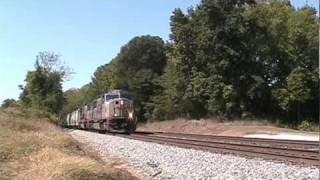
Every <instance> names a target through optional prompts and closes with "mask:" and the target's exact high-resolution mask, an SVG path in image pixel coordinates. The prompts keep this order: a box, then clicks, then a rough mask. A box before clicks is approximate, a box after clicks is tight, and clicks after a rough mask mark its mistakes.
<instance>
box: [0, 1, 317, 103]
mask: <svg viewBox="0 0 320 180" xmlns="http://www.w3.org/2000/svg"><path fill="white" fill-rule="evenodd" d="M199 2H200V0H121V1H119V0H54V1H52V0H0V102H2V101H3V100H4V99H6V98H15V99H17V98H18V96H19V93H20V90H19V88H18V85H19V84H24V79H25V76H26V73H27V71H28V70H33V69H34V63H35V60H36V56H37V55H38V53H39V52H41V51H49V52H54V53H57V54H59V55H61V60H62V61H64V62H65V64H66V65H68V66H69V67H71V68H72V69H73V71H74V72H75V74H74V75H72V77H71V79H70V80H69V81H66V82H64V84H63V89H64V90H67V89H69V88H80V87H81V86H83V85H84V84H86V83H88V82H90V80H91V77H92V75H93V73H94V71H95V69H96V68H97V67H98V66H100V65H103V64H106V63H108V62H109V61H110V60H111V59H112V58H113V57H115V56H116V55H117V54H118V52H119V50H120V48H121V46H123V45H125V44H126V43H127V42H128V41H129V40H130V39H132V38H133V37H135V36H141V35H147V34H150V35H156V36H160V37H161V38H163V39H164V40H168V38H169V34H170V24H169V23H170V22H169V21H170V16H171V13H172V11H173V10H174V8H181V9H182V10H184V11H185V10H186V9H187V8H188V7H190V6H196V5H197V4H198V3H199ZM306 2H308V4H309V5H310V6H313V7H316V8H317V9H318V8H319V5H318V3H319V2H318V0H307V1H306V0H292V1H291V3H292V4H293V6H295V7H297V8H298V7H301V6H303V5H305V4H306Z"/></svg>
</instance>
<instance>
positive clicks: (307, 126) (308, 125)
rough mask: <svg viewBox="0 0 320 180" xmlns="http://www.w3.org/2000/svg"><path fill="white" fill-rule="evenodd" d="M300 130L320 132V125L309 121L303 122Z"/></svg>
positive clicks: (299, 127) (299, 126)
mask: <svg viewBox="0 0 320 180" xmlns="http://www.w3.org/2000/svg"><path fill="white" fill-rule="evenodd" d="M298 129H299V130H302V131H319V125H317V124H315V123H312V122H310V121H309V120H303V121H302V122H301V123H300V124H299V125H298Z"/></svg>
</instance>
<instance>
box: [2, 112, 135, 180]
mask: <svg viewBox="0 0 320 180" xmlns="http://www.w3.org/2000/svg"><path fill="white" fill-rule="evenodd" d="M26 114H28V115H26ZM49 118H52V117H50V116H48V115H47V114H45V113H42V112H36V111H34V110H26V109H20V108H8V109H5V110H0V179H1V180H7V179H24V180H29V179H30V180H38V179H39V180H40V179H41V180H44V179H50V180H98V179H99V180H100V179H102V180H105V179H115V180H116V179H120V180H121V179H136V178H134V177H133V176H132V175H131V174H130V173H129V172H127V171H123V170H120V169H117V168H114V167H113V165H112V164H116V162H112V163H105V162H104V161H103V160H102V159H101V158H100V157H99V156H98V155H97V153H95V152H94V151H93V150H92V149H90V147H88V146H86V145H84V144H80V143H78V142H77V141H75V140H74V139H72V138H71V136H70V135H68V134H67V133H65V132H64V131H63V130H62V129H60V128H59V127H57V126H55V125H54V124H53V123H51V122H52V119H51V120H50V119H49Z"/></svg>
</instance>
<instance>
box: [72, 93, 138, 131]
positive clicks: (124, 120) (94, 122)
mask: <svg viewBox="0 0 320 180" xmlns="http://www.w3.org/2000/svg"><path fill="white" fill-rule="evenodd" d="M66 123H67V126H69V127H75V128H80V129H96V130H100V131H108V132H119V131H125V132H126V133H128V134H131V133H132V132H134V131H135V130H136V124H137V120H136V118H135V116H134V108H133V100H132V98H131V96H130V95H129V93H128V92H126V91H123V90H114V91H111V92H108V93H106V94H103V95H101V96H99V97H98V98H97V99H96V100H95V101H93V102H92V103H90V104H88V105H85V106H83V107H81V108H79V109H77V110H75V111H73V112H72V113H69V114H68V115H67V117H66Z"/></svg>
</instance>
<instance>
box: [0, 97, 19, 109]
mask: <svg viewBox="0 0 320 180" xmlns="http://www.w3.org/2000/svg"><path fill="white" fill-rule="evenodd" d="M16 102H17V101H16V100H15V99H5V100H3V102H2V104H1V108H4V109H5V108H8V107H10V106H11V105H13V104H15V103H16Z"/></svg>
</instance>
